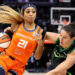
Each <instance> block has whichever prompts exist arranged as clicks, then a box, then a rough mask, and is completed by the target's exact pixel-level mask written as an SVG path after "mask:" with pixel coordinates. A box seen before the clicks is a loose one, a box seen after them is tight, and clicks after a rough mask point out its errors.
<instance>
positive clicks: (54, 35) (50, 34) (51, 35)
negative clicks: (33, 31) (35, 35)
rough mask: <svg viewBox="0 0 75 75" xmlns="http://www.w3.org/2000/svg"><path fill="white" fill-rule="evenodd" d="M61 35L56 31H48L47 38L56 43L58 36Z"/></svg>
mask: <svg viewBox="0 0 75 75" xmlns="http://www.w3.org/2000/svg"><path fill="white" fill-rule="evenodd" d="M59 35H60V34H58V33H54V32H46V37H45V40H49V41H51V42H53V43H55V41H56V40H57V38H58V37H59Z"/></svg>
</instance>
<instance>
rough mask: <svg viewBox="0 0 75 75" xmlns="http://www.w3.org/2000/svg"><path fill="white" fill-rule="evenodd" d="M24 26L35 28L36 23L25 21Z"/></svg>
mask: <svg viewBox="0 0 75 75" xmlns="http://www.w3.org/2000/svg"><path fill="white" fill-rule="evenodd" d="M24 26H25V27H26V28H27V29H31V30H32V29H34V28H35V23H29V22H25V23H24Z"/></svg>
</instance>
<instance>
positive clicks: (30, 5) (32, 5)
mask: <svg viewBox="0 0 75 75" xmlns="http://www.w3.org/2000/svg"><path fill="white" fill-rule="evenodd" d="M28 7H33V8H34V9H35V10H36V6H35V5H34V4H26V5H24V8H23V14H24V10H25V9H26V8H28Z"/></svg>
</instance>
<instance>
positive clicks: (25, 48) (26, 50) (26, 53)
mask: <svg viewBox="0 0 75 75" xmlns="http://www.w3.org/2000/svg"><path fill="white" fill-rule="evenodd" d="M39 31H40V27H39V26H36V28H35V29H34V30H27V29H26V28H25V27H24V25H23V24H20V25H19V28H18V29H17V31H16V32H14V34H13V38H12V41H11V44H10V45H9V48H8V49H6V53H7V54H8V55H10V56H12V57H14V58H16V59H18V60H19V61H21V62H23V63H24V64H26V62H27V61H28V59H29V57H30V56H31V55H32V52H33V51H34V50H35V48H36V45H37V41H36V39H35V35H36V34H37V33H38V32H39Z"/></svg>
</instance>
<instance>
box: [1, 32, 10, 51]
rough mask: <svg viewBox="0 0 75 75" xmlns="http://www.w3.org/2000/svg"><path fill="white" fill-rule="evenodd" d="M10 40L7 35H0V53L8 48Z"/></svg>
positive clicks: (2, 33)
mask: <svg viewBox="0 0 75 75" xmlns="http://www.w3.org/2000/svg"><path fill="white" fill-rule="evenodd" d="M10 40H11V38H10V37H9V35H8V34H7V33H4V32H1V33H0V51H3V50H4V49H6V48H8V46H9V44H10Z"/></svg>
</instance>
